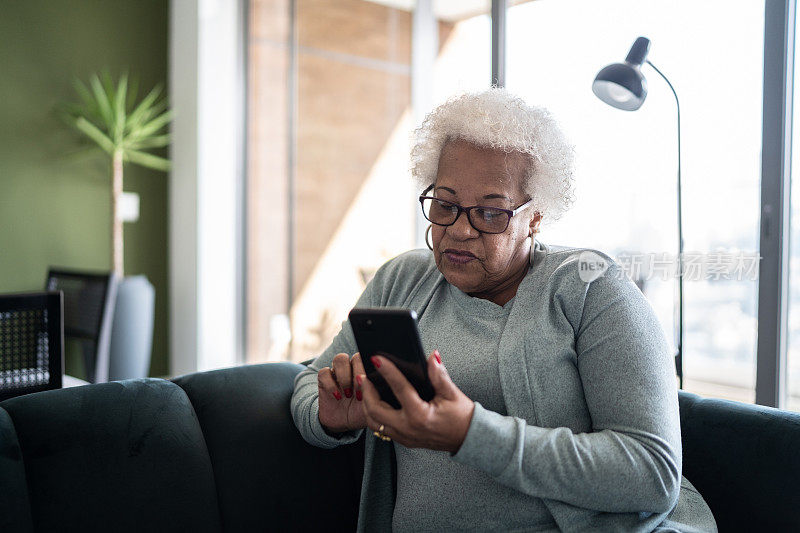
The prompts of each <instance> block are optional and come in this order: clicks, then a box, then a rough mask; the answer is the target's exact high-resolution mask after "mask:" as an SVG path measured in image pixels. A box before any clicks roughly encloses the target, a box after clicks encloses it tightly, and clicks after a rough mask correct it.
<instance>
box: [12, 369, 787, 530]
mask: <svg viewBox="0 0 800 533" xmlns="http://www.w3.org/2000/svg"><path fill="white" fill-rule="evenodd" d="M302 368H303V367H302V366H301V365H297V364H292V363H267V364H260V365H251V366H244V367H237V368H230V369H224V370H216V371H211V372H200V373H195V374H188V375H185V376H181V377H178V378H175V379H172V380H162V379H155V378H147V379H134V380H125V381H118V382H111V383H101V384H95V385H87V386H83V387H75V388H69V389H62V390H54V391H46V392H39V393H35V394H29V395H26V396H20V397H17V398H12V399H9V400H6V401H4V402H0V531H2V532H17V531H48V532H49V531H192V532H203V531H228V532H247V531H285V530H291V531H310V530H326V531H340V530H343V531H348V530H349V531H353V530H354V529H355V524H356V518H357V507H358V496H359V486H360V479H361V474H362V468H363V467H362V456H363V439H362V440H361V441H359V442H358V443H357V444H354V445H352V446H343V447H340V448H337V449H334V450H322V449H318V448H314V447H312V446H310V445H308V444H306V443H305V441H303V440H302V438H301V437H300V435H299V434H298V432H297V430H296V429H295V427H294V424H293V422H292V418H291V415H290V413H289V399H290V397H291V392H292V385H293V378H294V376H295V375H296V374H297V373H298V372H299V371H300V370H301V369H302ZM680 402H681V427H682V431H683V448H684V450H683V451H684V474H685V475H686V477H687V478H688V479H689V480H690V481H691V482H692V483H693V484H694V485H695V486H696V487H697V488H698V489H699V490H700V492H701V493H702V494H703V496H704V497H705V499H706V501H708V503H709V505H710V506H711V508H712V510H713V511H714V514H715V516H716V518H717V523H718V524H719V527H720V531H723V532H724V531H735V530H749V531H753V530H758V531H787V530H800V529H799V528H800V415H798V414H792V413H787V412H783V411H778V410H775V409H769V408H763V407H757V406H751V405H744V404H738V403H734V402H728V401H721V400H706V399H701V398H700V397H698V396H696V395H693V394H688V393H683V392H681V394H680Z"/></svg>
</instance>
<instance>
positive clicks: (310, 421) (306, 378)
mask: <svg viewBox="0 0 800 533" xmlns="http://www.w3.org/2000/svg"><path fill="white" fill-rule="evenodd" d="M372 289H373V286H372V284H371V283H370V284H368V285H367V288H366V289H364V292H363V293H362V294H361V296H360V297H359V299H358V303H356V307H371V306H372V305H373V304H372V297H371V293H372ZM357 351H358V348H357V347H356V341H355V337H354V336H353V329H352V328H351V327H350V321H349V320H345V321H344V322H342V329H341V330H340V331H339V333H338V334H337V335H336V337H334V339H333V342H331V344H330V346H328V347H327V348H326V349H325V351H324V352H322V354H321V355H319V356H318V357H317V358H316V359H314V361H313V362H312V363H311V364H309V365H308V368H307V369H305V370H303V371H302V372H300V373H299V374H297V376H295V378H294V392H293V393H292V400H291V404H290V405H291V411H292V419H293V420H294V424H295V426H297V429H298V431H300V434H301V435H302V436H303V439H305V441H306V442H308V443H309V444H312V445H314V446H318V447H320V448H335V447H336V446H339V445H341V444H351V443H353V442H355V441H357V440H358V439H359V437H361V433H362V432H363V431H364V430H363V429H359V430H354V431H346V432H344V433H339V434H335V435H332V434H330V433H328V432H327V431H325V428H323V427H322V423H321V422H320V421H319V388H318V386H317V374H318V373H319V371H320V370H321V369H323V368H325V367H326V366H330V365H331V362H332V361H333V358H334V356H335V355H336V354H338V353H346V354H348V355H353V354H354V353H356V352H357Z"/></svg>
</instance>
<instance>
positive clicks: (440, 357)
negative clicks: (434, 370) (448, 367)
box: [433, 350, 442, 365]
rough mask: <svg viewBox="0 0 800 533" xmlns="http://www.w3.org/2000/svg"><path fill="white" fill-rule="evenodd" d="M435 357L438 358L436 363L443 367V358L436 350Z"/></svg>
mask: <svg viewBox="0 0 800 533" xmlns="http://www.w3.org/2000/svg"><path fill="white" fill-rule="evenodd" d="M433 356H434V357H435V358H436V362H437V363H439V364H440V365H441V364H442V356H441V355H439V350H434V351H433Z"/></svg>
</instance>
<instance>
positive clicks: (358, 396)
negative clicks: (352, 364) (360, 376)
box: [356, 390, 361, 402]
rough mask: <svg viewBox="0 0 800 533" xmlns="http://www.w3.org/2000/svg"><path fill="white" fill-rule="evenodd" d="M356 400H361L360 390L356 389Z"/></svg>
mask: <svg viewBox="0 0 800 533" xmlns="http://www.w3.org/2000/svg"><path fill="white" fill-rule="evenodd" d="M356 400H358V401H359V402H360V401H361V391H360V390H357V391H356Z"/></svg>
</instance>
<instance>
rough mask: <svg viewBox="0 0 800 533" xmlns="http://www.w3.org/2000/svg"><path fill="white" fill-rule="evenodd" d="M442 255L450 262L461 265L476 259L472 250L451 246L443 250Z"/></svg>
mask: <svg viewBox="0 0 800 533" xmlns="http://www.w3.org/2000/svg"><path fill="white" fill-rule="evenodd" d="M444 256H445V257H446V258H447V259H448V260H450V261H451V262H453V263H457V264H459V265H463V264H464V263H469V262H470V261H472V260H474V259H477V257H475V254H473V253H472V252H468V251H466V250H455V249H453V248H448V249H447V250H445V251H444Z"/></svg>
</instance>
